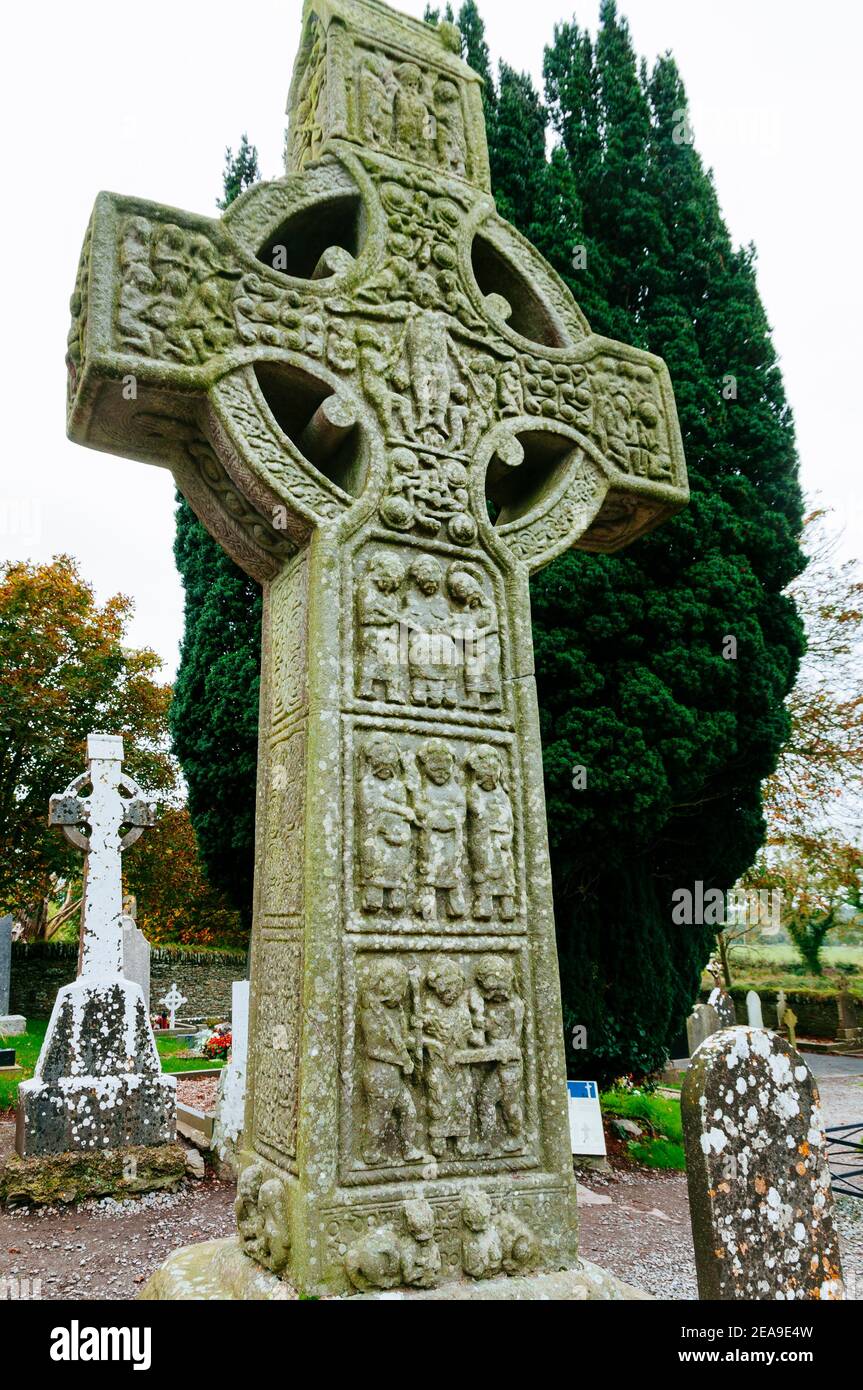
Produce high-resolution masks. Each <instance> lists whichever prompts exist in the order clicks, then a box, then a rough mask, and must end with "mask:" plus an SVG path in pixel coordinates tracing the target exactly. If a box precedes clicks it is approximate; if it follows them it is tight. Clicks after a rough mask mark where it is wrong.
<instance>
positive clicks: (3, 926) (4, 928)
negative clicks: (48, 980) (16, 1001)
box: [0, 917, 12, 1018]
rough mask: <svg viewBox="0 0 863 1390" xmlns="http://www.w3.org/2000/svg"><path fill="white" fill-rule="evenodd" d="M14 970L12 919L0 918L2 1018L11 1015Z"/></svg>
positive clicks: (0, 1010) (0, 1006) (0, 995)
mask: <svg viewBox="0 0 863 1390" xmlns="http://www.w3.org/2000/svg"><path fill="white" fill-rule="evenodd" d="M11 970H12V918H11V917H0V1018H5V1017H6V1015H7V1014H8V1013H9V977H10V974H11Z"/></svg>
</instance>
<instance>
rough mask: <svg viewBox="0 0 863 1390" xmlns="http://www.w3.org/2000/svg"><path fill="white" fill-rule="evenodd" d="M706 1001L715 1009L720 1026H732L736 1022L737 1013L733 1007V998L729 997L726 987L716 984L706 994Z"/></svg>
mask: <svg viewBox="0 0 863 1390" xmlns="http://www.w3.org/2000/svg"><path fill="white" fill-rule="evenodd" d="M707 1003H708V1004H709V1005H710V1007H711V1008H712V1009H715V1010H716V1018H717V1021H718V1023H719V1027H720V1028H733V1027H734V1025H735V1023H736V1022H737V1014H736V1012H735V1008H734V1000H733V999H732V998H731V995H730V994H729V993H728V990H727V989H723V988H722V987H721V986H720V985H717V986H716V988H715V989H712V990H711V991H710V994H709V995H708V996H707Z"/></svg>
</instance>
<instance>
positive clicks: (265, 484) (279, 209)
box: [68, 0, 688, 1293]
mask: <svg viewBox="0 0 863 1390" xmlns="http://www.w3.org/2000/svg"><path fill="white" fill-rule="evenodd" d="M454 45H455V46H454ZM455 47H457V40H456V38H455V36H454V35H453V33H452V32H451V30H450V29H449V28H448V27H447V26H443V27H440V28H433V27H429V26H426V25H423V24H421V23H418V22H417V21H414V20H411V19H408V18H406V17H404V16H402V15H398V14H396V13H395V12H393V11H390V10H388V9H387V8H386V7H385V6H383V5H380V4H378V3H369V2H368V0H308V3H307V4H306V6H305V11H304V17H303V37H302V43H301V48H300V53H299V57H298V59H297V64H296V69H295V75H294V82H293V86H292V89H291V92H292V95H291V130H290V137H289V141H288V173H287V176H286V177H285V178H284V179H283V180H279V181H277V182H274V183H269V184H260V185H258V186H256V187H255V188H253V189H250V190H249V191H248V192H247V193H245V194H244V195H243V196H242V197H241V198H239V199H238V200H237V201H236V202H234V203H233V204H232V205H231V207H230V208H229V209H228V210H227V212H226V213H225V215H224V217H223V218H222V219H221V220H220V221H218V222H214V221H211V220H209V219H206V218H200V217H195V216H191V215H188V214H183V213H178V212H177V211H176V210H174V209H169V208H165V207H162V206H160V205H156V204H150V203H146V202H143V201H141V200H139V199H134V198H123V197H116V196H115V195H113V194H102V195H100V197H99V198H98V200H97V203H96V208H95V210H94V214H93V218H92V221H91V226H90V230H89V232H88V235H87V239H86V241H85V246H84V251H83V253H82V259H81V265H80V270H79V277H78V283H77V286H76V292H75V295H74V297H73V305H72V308H73V324H72V330H71V333H70V338H69V356H68V362H69V433H70V435H71V437H72V438H73V439H74V440H76V441H78V442H80V443H82V444H87V445H90V446H93V447H96V448H99V449H105V450H108V451H113V452H116V453H122V454H126V455H132V456H134V457H136V458H139V459H143V460H145V461H148V462H153V463H159V464H163V465H169V466H170V467H171V468H172V469H173V471H174V474H175V477H176V479H177V482H178V485H179V487H180V488H181V489H182V491H183V492H184V493H185V495H186V497H187V498H188V500H189V502H190V504H191V505H192V507H193V508H194V510H195V511H196V512H197V514H198V516H199V517H200V518H201V520H202V521H203V522H204V524H205V525H206V526H207V527H208V528H209V529H210V531H211V533H212V534H213V535H214V536H215V537H216V539H217V540H219V542H220V543H221V544H222V546H223V547H224V548H225V549H226V550H227V551H228V552H229V554H231V555H232V556H233V558H234V559H235V560H236V561H237V563H239V564H240V565H241V566H242V567H243V568H244V569H245V570H246V571H247V572H248V573H249V574H251V575H252V576H253V577H255V578H256V579H258V580H259V581H260V582H261V583H262V585H263V586H264V607H265V620H264V650H263V661H262V700H261V740H260V755H259V783H258V808H257V823H258V835H257V862H256V878H255V911H254V926H253V940H252V967H251V1016H250V1051H249V1090H248V1101H247V1111H246V1123H245V1128H244V1135H245V1138H244V1145H245V1148H244V1153H243V1162H244V1164H245V1165H246V1171H245V1172H244V1174H243V1178H242V1180H241V1185H240V1186H241V1192H240V1199H239V1203H238V1222H239V1227H240V1230H241V1232H242V1233H243V1239H244V1242H245V1244H246V1246H247V1248H248V1251H249V1253H250V1255H252V1257H253V1258H254V1259H255V1260H257V1261H258V1262H262V1263H265V1264H267V1265H268V1266H269V1267H270V1268H273V1269H278V1270H285V1271H286V1277H290V1278H291V1279H293V1280H294V1282H295V1283H296V1284H297V1285H298V1286H299V1287H300V1288H301V1289H302V1290H303V1291H304V1292H309V1293H324V1292H327V1291H331V1292H348V1291H350V1289H351V1288H355V1287H358V1283H357V1281H358V1280H360V1281H361V1282H362V1283H364V1284H366V1285H370V1284H374V1283H376V1286H378V1287H384V1286H386V1287H389V1286H392V1284H393V1281H395V1282H399V1281H400V1282H402V1283H406V1284H407V1285H408V1286H415V1284H416V1282H417V1281H419V1280H421V1281H422V1282H423V1284H425V1283H427V1282H428V1281H429V1280H431V1279H432V1278H439V1279H440V1280H441V1281H442V1282H445V1281H447V1280H456V1279H461V1278H462V1277H463V1274H464V1272H465V1270H466V1269H467V1268H468V1266H469V1267H470V1271H471V1272H472V1277H474V1278H476V1279H478V1280H483V1281H484V1280H485V1279H487V1278H489V1279H491V1278H496V1277H500V1278H503V1277H504V1276H508V1277H511V1278H512V1277H518V1271H519V1269H520V1261H522V1260H530V1261H531V1262H532V1263H535V1266H536V1268H537V1269H539V1270H543V1269H545V1270H550V1269H559V1268H561V1267H569V1266H573V1265H574V1264H575V1261H576V1259H577V1241H576V1213H575V1200H574V1186H573V1176H572V1164H571V1155H570V1146H569V1133H568V1116H567V1091H566V1076H565V1071H564V1065H563V1045H562V1017H561V1006H560V990H559V980H558V973H557V958H556V949H555V939H554V923H553V914H552V898H551V882H550V874H549V864H548V847H547V836H546V826H545V804H544V794H543V780H542V761H541V749H540V739H539V723H538V715H537V707H536V688H535V683H534V679H533V654H532V644H531V628H530V603H529V591H528V578H529V575H530V573H531V572H532V571H535V570H537V569H539V568H541V567H542V566H543V565H545V564H547V563H548V562H549V561H550V560H552V559H553V558H554V557H555V556H557V555H559V554H561V553H562V552H563V551H565V550H566V549H568V548H569V547H571V546H573V545H578V546H581V547H582V548H584V549H587V550H591V551H602V552H606V551H614V550H617V549H620V548H621V547H622V546H624V545H626V544H627V543H628V542H630V541H632V540H635V539H636V538H637V537H639V536H641V535H643V534H644V533H645V532H647V531H648V530H650V529H651V528H652V527H653V526H655V525H656V524H658V523H659V522H660V521H662V520H663V519H664V518H665V517H667V516H669V515H671V514H672V513H673V512H674V511H676V510H677V509H678V508H679V507H680V506H682V505H683V504H684V503H685V502H686V500H687V496H688V492H687V484H686V472H685V464H684V459H683V453H682V448H681V443H680V434H679V428H678V424H677V419H676V413H675V408H674V400H673V394H672V391H671V385H670V382H669V379H668V373H667V370H666V368H665V366H664V364H663V363H662V362H661V361H660V360H659V359H658V358H656V357H653V356H651V355H649V354H647V353H644V352H641V351H638V350H636V349H633V348H630V347H627V346H624V345H622V344H619V343H613V342H610V341H608V340H606V339H603V338H599V337H597V336H595V335H594V334H592V333H591V331H590V328H589V325H588V324H587V322H586V320H585V318H584V315H583V314H582V313H581V311H580V309H579V308H578V306H577V305H576V304H575V302H574V301H573V299H572V297H571V296H570V294H569V292H568V290H567V289H566V287H565V286H564V285H563V283H562V282H561V281H560V280H559V279H558V277H557V276H556V275H555V274H554V272H553V271H552V270H551V269H550V267H549V266H548V265H547V264H546V263H545V262H544V261H543V260H542V259H541V257H540V256H539V255H538V254H537V252H536V251H535V250H534V249H533V248H532V247H531V246H530V245H529V244H528V243H527V242H526V241H524V239H523V238H522V237H521V236H520V235H519V234H518V233H517V232H516V231H515V230H514V229H513V228H512V227H510V226H508V225H507V224H506V223H505V222H504V221H503V220H502V219H501V218H500V217H499V216H498V215H497V212H496V210H495V206H494V203H493V201H492V199H491V197H490V196H489V194H488V163H487V152H486V143H485V137H484V131H483V126H482V116H481V104H480V99H479V85H478V82H477V77H476V74H475V73H472V72H471V71H470V69H469V68H467V67H466V66H465V65H464V63H462V61H461V59H460V58H459V57H458V56H457V53H456V51H455ZM129 374H131V375H133V376H134V379H135V383H136V392H135V399H134V400H130V399H129V393H128V392H126V391H124V390H123V383H124V382H125V381H126V380H127V378H128V376H129ZM489 502H490V503H491V510H492V514H493V517H492V516H490V514H489V505H488V503H489ZM247 1174H248V1176H247ZM432 1246H434V1247H436V1249H437V1254H438V1256H439V1265H438V1263H437V1260H436V1258H435V1257H434V1256H433V1255H432V1253H431V1252H432ZM419 1247H422V1249H420V1248H419ZM474 1271H476V1272H474Z"/></svg>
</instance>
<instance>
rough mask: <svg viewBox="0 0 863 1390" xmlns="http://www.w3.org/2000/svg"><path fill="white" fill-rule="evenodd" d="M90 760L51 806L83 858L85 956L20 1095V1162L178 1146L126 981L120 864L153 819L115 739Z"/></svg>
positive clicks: (99, 745)
mask: <svg viewBox="0 0 863 1390" xmlns="http://www.w3.org/2000/svg"><path fill="white" fill-rule="evenodd" d="M87 758H88V767H87V771H86V772H84V773H82V774H81V775H80V776H79V777H76V778H75V780H74V781H73V782H71V783H70V784H69V786H68V787H67V788H66V790H65V791H64V792H61V793H59V794H58V795H57V796H52V797H51V801H50V808H49V820H50V823H51V824H52V825H59V826H62V828H63V831H64V833H65V835H66V837H67V839H69V840H70V841H71V842H72V844H74V845H76V846H77V847H78V848H79V849H82V850H83V851H84V855H85V859H84V902H83V911H82V914H81V946H80V951H79V954H78V978H77V979H76V980H75V982H74V983H73V984H71V985H65V986H64V987H63V988H62V989H61V990H60V991H59V992H58V994H57V998H56V1001H55V1003H54V1009H53V1012H52V1014H51V1019H50V1022H49V1024H48V1031H47V1033H46V1035H45V1041H44V1043H43V1046H42V1051H41V1053H40V1054H39V1060H38V1062H37V1064H36V1070H35V1073H34V1075H33V1078H32V1080H30V1081H25V1082H23V1083H22V1085H21V1086H20V1087H19V1102H18V1104H19V1111H18V1134H17V1147H18V1152H19V1154H20V1155H21V1157H28V1158H29V1157H32V1156H38V1155H45V1154H56V1153H64V1152H93V1151H96V1152H99V1151H106V1150H113V1149H118V1148H123V1147H126V1146H128V1145H133V1144H134V1145H146V1146H155V1145H163V1144H167V1143H170V1142H171V1141H173V1139H174V1137H175V1097H176V1082H175V1080H174V1078H173V1077H169V1076H163V1075H162V1071H161V1064H160V1062H159V1055H158V1053H157V1051H156V1043H155V1039H154V1037H153V1031H152V1029H151V1027H150V1021H149V1019H148V1017H147V1011H146V1008H145V1006H144V998H143V995H142V993H141V989H140V986H139V985H137V984H135V983H134V982H133V981H130V980H126V979H124V978H123V930H122V916H123V887H122V873H121V868H120V855H121V852H122V850H123V849H124V848H126V846H128V845H130V844H131V843H132V842H133V841H134V840H136V839H137V838H138V836H139V835H140V834H141V833H142V831H143V830H144V827H145V826H148V825H152V824H153V820H154V810H153V807H152V806H151V805H150V804H149V803H148V802H147V801H146V799H145V797H144V795H143V793H142V792H141V789H140V787H138V785H137V784H136V783H135V782H133V781H132V779H131V777H127V776H126V775H125V773H124V772H123V771H122V759H123V740H122V739H121V738H114V737H111V736H108V735H104V734H91V735H90V737H89V738H88V739H87ZM88 785H89V787H90V793H89V795H86V794H85V788H86V787H87V786H88ZM88 826H89V835H86V834H85V833H84V827H88ZM124 827H127V828H126V830H125V833H124Z"/></svg>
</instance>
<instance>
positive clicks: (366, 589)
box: [357, 551, 405, 705]
mask: <svg viewBox="0 0 863 1390" xmlns="http://www.w3.org/2000/svg"><path fill="white" fill-rule="evenodd" d="M403 579H404V567H403V566H402V565H400V564H399V562H398V560H396V558H395V556H393V555H390V554H388V553H387V552H386V551H380V552H378V554H376V555H375V556H374V558H373V559H372V561H371V562H370V564H369V566H368V569H367V570H366V573H365V576H364V578H363V580H362V581H361V583H360V587H359V591H358V593H357V616H358V619H359V625H360V666H361V674H360V692H359V693H360V697H361V699H365V700H375V699H377V698H378V695H379V692H380V694H381V697H382V698H383V699H384V700H390V701H392V703H393V704H398V705H402V704H404V703H405V696H404V694H403V693H402V663H401V659H400V656H401V653H400V646H399V635H400V624H401V613H400V609H399V597H398V595H399V587H400V585H401V583H402V580H403Z"/></svg>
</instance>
